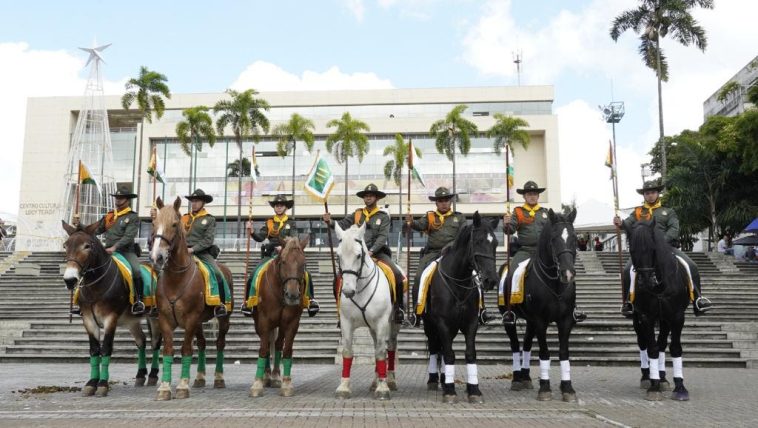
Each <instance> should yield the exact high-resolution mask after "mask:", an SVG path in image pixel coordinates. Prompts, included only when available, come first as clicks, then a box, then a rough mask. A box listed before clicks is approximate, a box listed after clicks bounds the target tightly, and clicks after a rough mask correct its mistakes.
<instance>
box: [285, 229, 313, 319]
mask: <svg viewBox="0 0 758 428" xmlns="http://www.w3.org/2000/svg"><path fill="white" fill-rule="evenodd" d="M309 240H310V236H305V237H304V238H302V239H297V238H287V239H285V241H284V248H282V252H281V253H280V254H279V257H278V259H279V283H280V284H282V287H283V289H284V290H283V294H284V304H285V305H287V306H298V305H300V302H301V294H302V293H303V292H304V290H302V291H301V288H303V287H304V285H305V282H304V278H305V252H304V251H303V250H304V249H305V247H306V246H308V241H309Z"/></svg>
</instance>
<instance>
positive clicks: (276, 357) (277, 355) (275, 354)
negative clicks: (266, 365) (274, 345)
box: [274, 351, 282, 370]
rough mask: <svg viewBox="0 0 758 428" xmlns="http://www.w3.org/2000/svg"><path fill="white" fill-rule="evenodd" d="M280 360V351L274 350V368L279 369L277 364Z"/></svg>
mask: <svg viewBox="0 0 758 428" xmlns="http://www.w3.org/2000/svg"><path fill="white" fill-rule="evenodd" d="M281 362H282V351H276V352H274V370H278V369H279V364H281Z"/></svg>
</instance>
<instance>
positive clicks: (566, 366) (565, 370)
mask: <svg viewBox="0 0 758 428" xmlns="http://www.w3.org/2000/svg"><path fill="white" fill-rule="evenodd" d="M561 380H571V363H569V360H561Z"/></svg>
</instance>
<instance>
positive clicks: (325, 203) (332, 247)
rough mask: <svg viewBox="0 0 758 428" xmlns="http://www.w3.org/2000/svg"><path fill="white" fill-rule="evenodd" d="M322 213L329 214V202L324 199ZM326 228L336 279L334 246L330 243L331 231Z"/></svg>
mask: <svg viewBox="0 0 758 428" xmlns="http://www.w3.org/2000/svg"><path fill="white" fill-rule="evenodd" d="M324 212H325V213H326V214H329V202H327V201H326V198H324ZM326 226H327V227H326V239H327V241H329V255H330V256H331V257H332V273H333V274H334V277H335V278H337V264H336V263H334V244H333V243H332V229H331V228H330V227H329V225H328V224H327V225H326Z"/></svg>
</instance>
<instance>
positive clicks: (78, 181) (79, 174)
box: [68, 159, 82, 324]
mask: <svg viewBox="0 0 758 428" xmlns="http://www.w3.org/2000/svg"><path fill="white" fill-rule="evenodd" d="M81 185H82V161H81V159H80V160H79V169H78V170H77V172H76V203H75V204H74V219H75V220H76V224H77V227H78V225H79V194H80V193H81V192H80V190H81ZM73 309H74V289H73V288H72V289H71V290H69V296H68V323H69V324H71V323H72V318H73V314H72V313H71V311H72V310H73Z"/></svg>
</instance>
